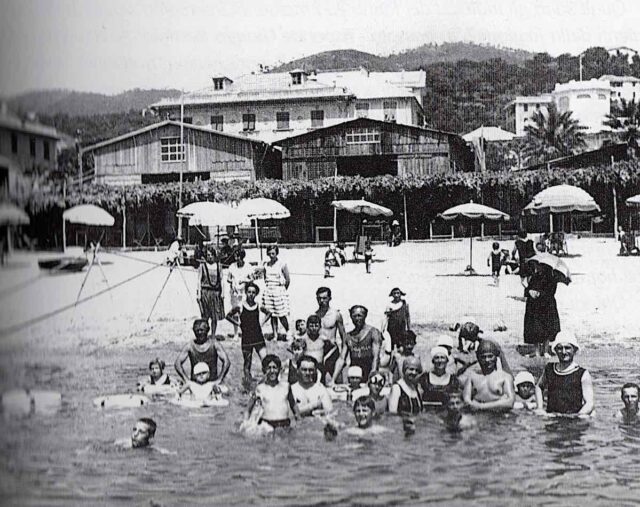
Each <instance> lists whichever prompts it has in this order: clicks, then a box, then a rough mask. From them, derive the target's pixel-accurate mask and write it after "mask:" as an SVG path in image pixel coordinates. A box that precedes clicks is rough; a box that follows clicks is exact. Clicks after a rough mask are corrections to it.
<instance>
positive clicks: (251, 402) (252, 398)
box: [244, 387, 258, 419]
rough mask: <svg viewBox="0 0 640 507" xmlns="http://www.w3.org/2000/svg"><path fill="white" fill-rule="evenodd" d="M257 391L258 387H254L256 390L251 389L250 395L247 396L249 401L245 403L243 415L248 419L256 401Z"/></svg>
mask: <svg viewBox="0 0 640 507" xmlns="http://www.w3.org/2000/svg"><path fill="white" fill-rule="evenodd" d="M257 391H258V388H257V387H256V390H255V391H253V392H252V393H251V396H250V397H249V402H248V403H247V411H246V412H245V415H244V418H245V419H249V417H251V412H252V411H253V407H255V406H256V402H257V401H258V396H257Z"/></svg>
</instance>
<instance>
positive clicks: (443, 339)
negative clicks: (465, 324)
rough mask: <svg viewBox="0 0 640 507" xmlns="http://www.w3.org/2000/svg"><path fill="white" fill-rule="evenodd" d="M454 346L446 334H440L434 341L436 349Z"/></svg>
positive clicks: (451, 339)
mask: <svg viewBox="0 0 640 507" xmlns="http://www.w3.org/2000/svg"><path fill="white" fill-rule="evenodd" d="M454 346H455V345H454V344H453V338H451V336H449V335H446V334H441V335H440V336H438V339H437V340H436V347H449V348H453V347H454Z"/></svg>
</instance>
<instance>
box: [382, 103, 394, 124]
mask: <svg viewBox="0 0 640 507" xmlns="http://www.w3.org/2000/svg"><path fill="white" fill-rule="evenodd" d="M397 107H398V104H397V102H396V101H395V100H385V101H384V102H383V103H382V109H384V121H392V122H395V121H396V108H397Z"/></svg>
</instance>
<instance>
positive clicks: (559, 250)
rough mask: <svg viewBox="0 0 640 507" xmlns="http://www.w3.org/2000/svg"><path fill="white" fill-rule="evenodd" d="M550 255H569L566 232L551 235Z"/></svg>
mask: <svg viewBox="0 0 640 507" xmlns="http://www.w3.org/2000/svg"><path fill="white" fill-rule="evenodd" d="M549 253H552V254H554V255H561V254H562V255H568V254H569V249H568V248H567V240H566V239H565V237H564V232H552V233H551V234H549Z"/></svg>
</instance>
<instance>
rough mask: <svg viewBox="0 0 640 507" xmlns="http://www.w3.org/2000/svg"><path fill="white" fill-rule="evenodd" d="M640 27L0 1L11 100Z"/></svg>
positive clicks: (264, 5) (598, 11)
mask: <svg viewBox="0 0 640 507" xmlns="http://www.w3.org/2000/svg"><path fill="white" fill-rule="evenodd" d="M639 20H640V1H638V0H616V1H608V2H607V1H604V0H599V1H593V0H580V1H573V0H536V1H527V2H524V1H517V0H490V1H486V0H315V1H306V0H271V1H270V0H255V1H248V0H207V1H204V0H203V1H196V0H171V1H170V0H126V1H125V0H0V95H13V94H16V93H21V92H24V91H28V90H34V89H47V88H68V89H73V90H79V91H94V92H101V93H110V94H111V93H118V92H121V91H124V90H127V89H131V88H178V89H180V88H183V89H185V90H187V91H189V90H196V89H199V88H204V87H206V86H209V84H210V82H211V81H210V77H211V76H212V75H214V74H216V75H228V76H230V77H233V76H237V75H240V74H245V73H248V72H251V71H254V70H256V69H257V67H258V64H260V63H262V64H266V65H273V64H275V63H277V62H279V61H281V62H286V61H289V60H292V59H294V58H299V57H302V56H307V55H311V54H314V53H318V52H321V51H328V50H332V49H358V50H361V51H367V52H370V53H374V54H380V55H386V54H389V53H392V52H398V51H402V50H405V49H410V48H413V47H416V46H419V45H421V44H425V43H430V42H436V43H442V42H455V41H461V40H462V41H472V42H477V43H490V44H494V45H501V46H506V47H512V48H518V49H526V50H529V51H534V52H538V51H546V52H548V53H550V54H551V55H553V56H557V55H558V54H561V53H572V54H579V53H580V52H582V51H584V50H585V49H587V48H588V47H592V46H604V47H606V48H611V47H617V46H628V47H631V48H634V49H638V50H640V30H639V29H638V26H639V23H638V21H639Z"/></svg>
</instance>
